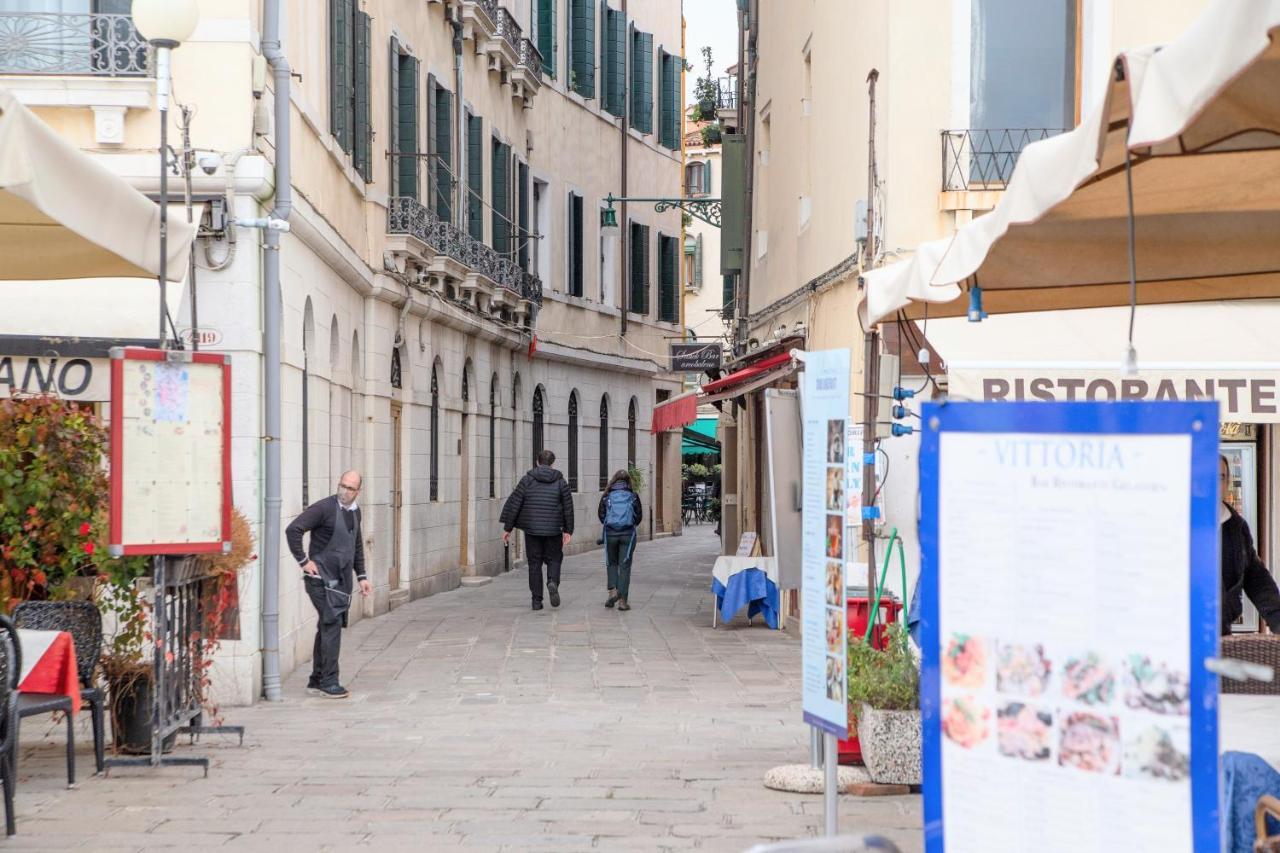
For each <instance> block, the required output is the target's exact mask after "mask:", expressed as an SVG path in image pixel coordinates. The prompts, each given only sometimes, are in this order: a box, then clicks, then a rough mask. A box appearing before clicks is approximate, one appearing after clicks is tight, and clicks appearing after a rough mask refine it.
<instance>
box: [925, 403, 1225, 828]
mask: <svg viewBox="0 0 1280 853" xmlns="http://www.w3.org/2000/svg"><path fill="white" fill-rule="evenodd" d="M922 419H923V425H924V437H923V440H922V456H921V489H922V521H921V524H922V549H923V552H924V553H923V563H924V565H923V566H922V581H921V583H922V587H921V588H922V595H923V597H922V605H923V606H922V617H923V620H924V624H923V626H922V627H923V629H924V630H923V631H922V655H923V667H924V669H923V672H922V676H923V677H922V693H923V694H924V695H923V696H922V710H923V712H924V727H925V767H924V773H925V798H926V849H927V850H929V851H931V853H933V851H941V850H946V851H983V853H987V851H1026V850H1036V851H1062V853H1067V851H1070V853H1078V852H1079V851H1085V850H1098V851H1104V850H1161V851H1171V850H1185V851H1196V852H1197V853H1199V851H1207V850H1211V849H1215V848H1214V847H1213V846H1212V845H1211V844H1210V840H1215V843H1216V838H1217V825H1218V823H1217V821H1218V817H1217V809H1218V804H1217V736H1216V725H1217V723H1216V701H1217V684H1216V681H1215V680H1214V678H1213V676H1212V675H1211V674H1210V673H1209V672H1208V671H1207V670H1206V668H1205V666H1204V659H1205V658H1206V657H1210V656H1212V655H1213V654H1214V653H1215V649H1216V646H1215V643H1216V633H1217V595H1218V588H1217V575H1218V569H1217V537H1218V530H1217V524H1216V509H1215V507H1216V496H1215V494H1214V493H1213V489H1214V488H1215V486H1216V480H1215V479H1214V473H1215V471H1216V467H1215V465H1216V462H1215V460H1216V446H1217V413H1216V410H1215V409H1214V407H1213V404H1209V405H1208V406H1203V405H1200V404H1176V403H1175V404H1073V403H1061V404H1059V403H1033V404H1000V403H978V404H950V405H949V406H947V407H936V406H934V407H931V408H930V409H928V410H926V411H925V412H924V413H923V414H922ZM1206 845H1208V846H1206Z"/></svg>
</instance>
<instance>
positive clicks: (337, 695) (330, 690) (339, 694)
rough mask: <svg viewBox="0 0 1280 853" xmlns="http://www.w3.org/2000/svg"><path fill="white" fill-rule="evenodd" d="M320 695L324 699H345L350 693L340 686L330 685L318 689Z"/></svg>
mask: <svg viewBox="0 0 1280 853" xmlns="http://www.w3.org/2000/svg"><path fill="white" fill-rule="evenodd" d="M320 695H321V696H323V697H324V698H326V699H346V698H347V697H348V696H350V695H351V692H350V691H349V690H347V688H345V687H343V686H342V685H341V684H330V685H329V686H328V687H321V688H320Z"/></svg>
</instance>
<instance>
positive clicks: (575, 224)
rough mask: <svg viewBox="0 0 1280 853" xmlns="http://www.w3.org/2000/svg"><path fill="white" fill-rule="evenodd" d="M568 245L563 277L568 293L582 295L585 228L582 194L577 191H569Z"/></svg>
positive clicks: (583, 288) (583, 290) (584, 291)
mask: <svg viewBox="0 0 1280 853" xmlns="http://www.w3.org/2000/svg"><path fill="white" fill-rule="evenodd" d="M568 207H569V223H568V224H569V229H568V230H569V245H568V250H569V252H568V261H567V263H566V267H567V269H566V270H565V273H566V274H565V278H566V279H567V284H568V289H569V295H570V296H582V295H583V294H584V293H586V288H585V286H584V279H585V278H586V274H585V272H584V269H585V265H584V263H583V261H584V258H583V253H584V252H585V247H584V238H585V236H586V235H585V228H584V223H583V218H582V196H580V195H578V194H577V193H569V205H568Z"/></svg>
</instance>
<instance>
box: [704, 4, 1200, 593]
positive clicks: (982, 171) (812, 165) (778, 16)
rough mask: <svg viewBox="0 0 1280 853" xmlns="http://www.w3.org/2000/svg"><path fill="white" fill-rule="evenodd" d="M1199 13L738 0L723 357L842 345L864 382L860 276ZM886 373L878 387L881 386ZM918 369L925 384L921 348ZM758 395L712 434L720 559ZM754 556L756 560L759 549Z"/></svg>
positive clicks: (906, 456)
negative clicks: (742, 156)
mask: <svg viewBox="0 0 1280 853" xmlns="http://www.w3.org/2000/svg"><path fill="white" fill-rule="evenodd" d="M1031 6H1034V7H1035V8H1034V9H1032V8H1031ZM1204 6H1205V3H1204V2H1203V0H1178V2H1172V3H1155V2H1140V3H1127V2H1120V0H1053V2H1045V3H1038V4H1030V5H1028V4H1024V3H1019V2H1015V0H947V2H941V3H939V2H931V0H929V1H928V2H927V1H926V0H894V2H888V0H857V2H842V1H841V0H816V2H813V3H776V2H770V0H752V2H751V3H750V4H749V12H748V14H747V20H748V22H749V25H748V27H747V28H746V29H745V30H744V31H743V39H744V44H743V49H744V52H745V54H746V56H747V61H746V63H745V65H744V67H743V68H742V69H741V71H740V72H739V78H738V80H737V90H738V91H739V92H741V93H742V94H743V98H742V106H741V110H740V112H739V115H738V121H739V122H740V123H741V129H742V132H743V133H744V134H745V135H746V143H747V145H748V148H749V152H750V153H749V160H748V164H749V171H748V172H746V173H744V174H741V175H736V176H728V177H726V181H727V182H736V188H734V187H731V188H730V189H729V190H727V191H726V194H732V193H733V192H735V191H736V192H740V193H742V194H743V196H744V197H745V205H746V209H747V210H748V211H749V213H748V215H747V217H746V220H747V223H746V228H745V230H744V234H743V235H742V238H741V242H742V244H743V247H744V252H745V256H746V257H745V261H744V266H746V267H747V269H746V270H745V271H744V275H743V279H744V285H743V287H742V288H741V289H740V291H739V303H738V312H737V313H738V317H739V322H740V328H741V332H740V336H739V340H738V341H737V352H736V356H737V357H736V361H735V362H734V364H733V366H735V367H747V366H750V365H751V364H752V363H756V362H759V361H760V360H761V359H763V358H764V357H767V356H769V355H771V354H774V353H776V352H778V351H780V350H783V349H786V348H790V347H800V348H803V349H810V350H818V349H828V348H837V347H841V348H849V349H850V350H851V351H852V356H853V358H852V370H853V375H852V376H851V388H853V389H854V390H855V391H861V390H862V389H863V388H864V387H865V382H866V378H865V376H864V370H863V365H864V363H865V359H866V340H867V330H865V329H863V328H861V327H860V325H859V320H858V314H857V306H858V303H859V301H860V298H861V292H860V289H859V288H860V284H859V272H860V271H861V270H864V269H867V268H870V267H873V266H878V265H881V264H883V263H888V262H892V261H894V260H898V259H902V258H905V257H908V256H909V255H910V253H911V251H912V250H913V247H915V246H916V245H918V244H919V243H921V242H924V241H926V240H931V239H936V238H939V237H943V236H946V235H947V234H949V233H951V232H952V231H954V229H955V228H956V227H957V226H958V225H961V224H963V223H965V222H967V221H969V220H970V219H971V218H972V217H974V216H979V215H981V214H982V213H983V212H985V211H987V210H989V209H991V207H992V206H993V205H994V204H995V202H996V201H997V200H998V199H999V197H1000V193H1001V191H1002V188H1003V185H1004V182H1005V181H1007V180H1008V177H1009V175H1010V174H1011V172H1012V168H1013V164H1014V163H1016V159H1017V154H1018V152H1019V151H1020V150H1021V149H1022V147H1024V146H1025V145H1026V144H1028V143H1029V142H1031V141H1035V140H1036V139H1040V138H1044V137H1047V136H1051V135H1053V134H1055V133H1060V132H1062V131H1063V130H1064V129H1068V128H1070V127H1072V126H1074V124H1075V122H1076V121H1077V120H1078V117H1079V114H1080V111H1081V109H1088V107H1089V106H1090V105H1092V104H1093V103H1095V102H1096V101H1097V99H1099V98H1100V97H1102V94H1103V92H1104V89H1105V82H1106V80H1107V75H1108V74H1109V73H1110V70H1111V69H1110V61H1111V59H1112V58H1113V57H1114V56H1115V55H1116V53H1118V52H1119V51H1120V50H1122V49H1124V48H1128V47H1134V46H1140V45H1145V44H1151V43H1160V42H1162V41H1167V40H1169V39H1171V38H1173V37H1174V36H1176V35H1177V34H1178V33H1180V32H1181V31H1182V30H1183V29H1185V28H1186V26H1187V25H1188V24H1189V23H1190V22H1191V21H1192V20H1194V18H1195V16H1196V15H1197V14H1199V12H1200V11H1201V10H1202V9H1203V7H1204ZM873 122H874V134H873V133H872V132H871V129H872V126H873ZM868 208H870V211H871V213H870V216H868ZM895 331H897V330H896V329H895ZM904 331H906V332H907V334H905V335H900V334H895V335H893V336H892V337H893V339H894V340H895V341H898V340H901V341H903V343H902V344H901V345H900V346H901V347H902V348H905V351H906V354H907V355H906V357H905V358H904V359H903V366H904V368H906V367H907V364H906V363H907V362H911V365H910V367H911V370H909V371H906V372H907V373H914V374H915V375H914V376H912V378H911V380H910V387H911V388H912V389H917V388H920V387H921V385H922V384H927V385H929V387H928V388H927V391H926V393H924V394H922V395H921V396H922V397H925V396H928V393H931V392H932V391H933V388H932V386H931V384H929V380H928V378H927V377H925V373H924V372H923V371H919V370H918V369H917V368H918V367H919V366H918V365H916V364H915V356H916V355H918V354H919V352H918V350H919V349H920V347H921V345H923V344H924V343H925V342H924V340H922V337H923V336H922V335H920V334H919V331H920V330H919V329H916V330H914V332H915V335H916V336H915V338H914V339H913V337H912V335H911V333H912V330H904ZM924 331H925V332H927V327H926V329H925V330H924ZM889 354H890V355H892V354H893V353H892V352H890V353H889ZM941 355H942V356H948V357H949V354H948V353H945V352H943V353H941ZM888 364H889V367H888V368H887V369H886V373H885V375H884V378H883V380H882V382H881V386H882V387H881V389H880V393H881V394H889V393H891V389H892V386H893V384H895V383H896V382H897V381H898V374H897V373H896V367H894V364H895V363H894V362H893V361H892V359H890V360H889V362H888ZM929 364H931V365H932V367H931V368H930V370H929V372H930V373H931V374H932V375H933V376H934V378H935V379H936V378H939V373H940V371H939V354H938V353H933V354H932V361H931V362H930V363H929ZM783 384H786V383H785V382H784V383H783ZM903 384H904V385H906V384H908V380H906V379H903ZM760 393H761V392H754V393H751V394H746V395H745V396H744V397H742V398H740V404H739V405H735V406H734V407H733V409H732V411H733V413H734V418H733V422H732V423H731V424H726V425H725V434H726V437H727V440H728V441H729V442H732V443H733V444H734V445H735V446H733V447H730V446H726V447H725V453H726V456H733V457H736V464H732V463H730V462H728V461H727V462H726V465H725V471H726V476H725V483H724V491H725V495H726V500H725V505H726V510H728V508H729V507H731V506H736V508H737V511H736V518H735V519H734V520H733V521H732V522H729V523H726V525H725V530H726V538H725V542H724V547H725V549H726V550H727V551H729V552H732V550H733V549H734V548H735V547H736V545H737V539H736V536H737V534H738V532H739V531H756V530H763V531H764V532H763V533H762V536H764V537H765V538H766V540H767V537H768V524H767V514H768V503H769V501H770V500H771V498H770V497H769V495H768V490H767V483H766V482H764V478H763V472H764V466H763V465H762V464H760V462H761V460H762V459H763V458H764V455H763V450H762V448H764V447H765V446H766V444H767V441H768V438H767V434H766V429H765V426H766V425H765V422H764V417H763V406H761V405H759V396H760ZM863 402H864V397H863V396H860V395H855V396H853V397H852V398H851V400H850V417H851V419H853V420H855V421H861V420H862V419H863V416H864V409H863ZM891 405H892V403H891V402H890V401H887V400H881V401H880V405H879V416H878V420H879V421H882V422H888V421H890V420H891V415H890V414H889V407H890V406H891ZM905 422H906V423H908V424H910V422H911V421H910V419H908V420H907V421H905ZM882 429H886V430H887V428H886V427H882ZM881 447H882V449H885V451H886V454H887V455H888V456H889V457H891V459H892V460H893V461H892V463H891V464H890V465H889V472H890V476H889V480H888V482H887V483H886V484H885V486H884V490H883V495H884V498H883V503H884V504H885V514H886V517H885V518H884V522H885V524H886V530H887V528H888V527H889V526H896V527H897V528H898V531H899V534H900V535H904V536H905V537H906V539H907V554H908V559H909V560H910V561H911V563H912V565H913V566H914V565H915V564H916V561H917V560H918V549H917V543H916V541H915V526H916V525H915V517H914V512H915V500H914V492H915V482H914V473H912V474H911V476H906V475H903V474H901V473H898V474H897V475H896V476H895V474H894V472H895V470H896V471H897V472H901V471H902V470H903V467H902V466H911V465H913V464H914V459H915V447H916V441H915V439H914V438H912V437H902V438H889V437H885V438H884V439H883V440H882V441H881ZM881 458H883V455H882V457H881ZM881 475H882V476H883V470H882V471H881ZM890 515H892V516H893V517H889V516H890ZM730 537H734V538H732V541H730ZM765 547H766V553H772V551H770V550H769V548H770V547H771V543H768V542H767V541H766V544H765ZM851 582H852V581H851Z"/></svg>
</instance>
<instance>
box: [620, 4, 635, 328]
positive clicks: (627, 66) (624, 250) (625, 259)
mask: <svg viewBox="0 0 1280 853" xmlns="http://www.w3.org/2000/svg"><path fill="white" fill-rule="evenodd" d="M622 20H623V21H624V22H625V21H626V20H627V0H622ZM631 29H632V26H631V24H626V28H625V29H624V30H623V33H624V36H625V38H626V40H627V43H626V44H625V45H623V48H622V79H623V80H626V81H627V85H626V86H625V87H624V91H623V93H622V153H621V156H620V159H621V162H622V180H621V183H622V188H621V189H620V190H619V194H620V195H621V196H622V197H623V198H626V197H627V148H628V147H630V146H628V145H627V134H628V133H629V131H628V130H627V126H628V125H629V124H630V123H631V83H630V81H631ZM618 216H619V217H620V218H621V219H622V221H621V222H619V223H618V229H619V231H621V234H620V235H619V237H618V254H619V255H621V256H622V257H620V258H619V259H618V260H619V262H620V263H619V264H618V266H619V268H620V269H621V270H622V281H620V282H619V284H618V291H619V294H618V308H620V309H621V310H620V311H618V316H619V317H620V318H621V322H620V323H619V328H618V334H620V335H621V336H622V337H624V338H625V337H626V336H627V311H629V310H630V309H631V305H630V304H629V303H630V300H629V299H628V297H629V296H630V295H631V294H630V289H629V287H630V284H631V282H630V276H631V247H630V245H629V242H630V240H631V225H630V224H629V223H628V221H627V203H626V202H625V201H624V202H622V204H621V206H620V209H619V211H618ZM622 351H623V352H626V349H625V348H623V350H622Z"/></svg>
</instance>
